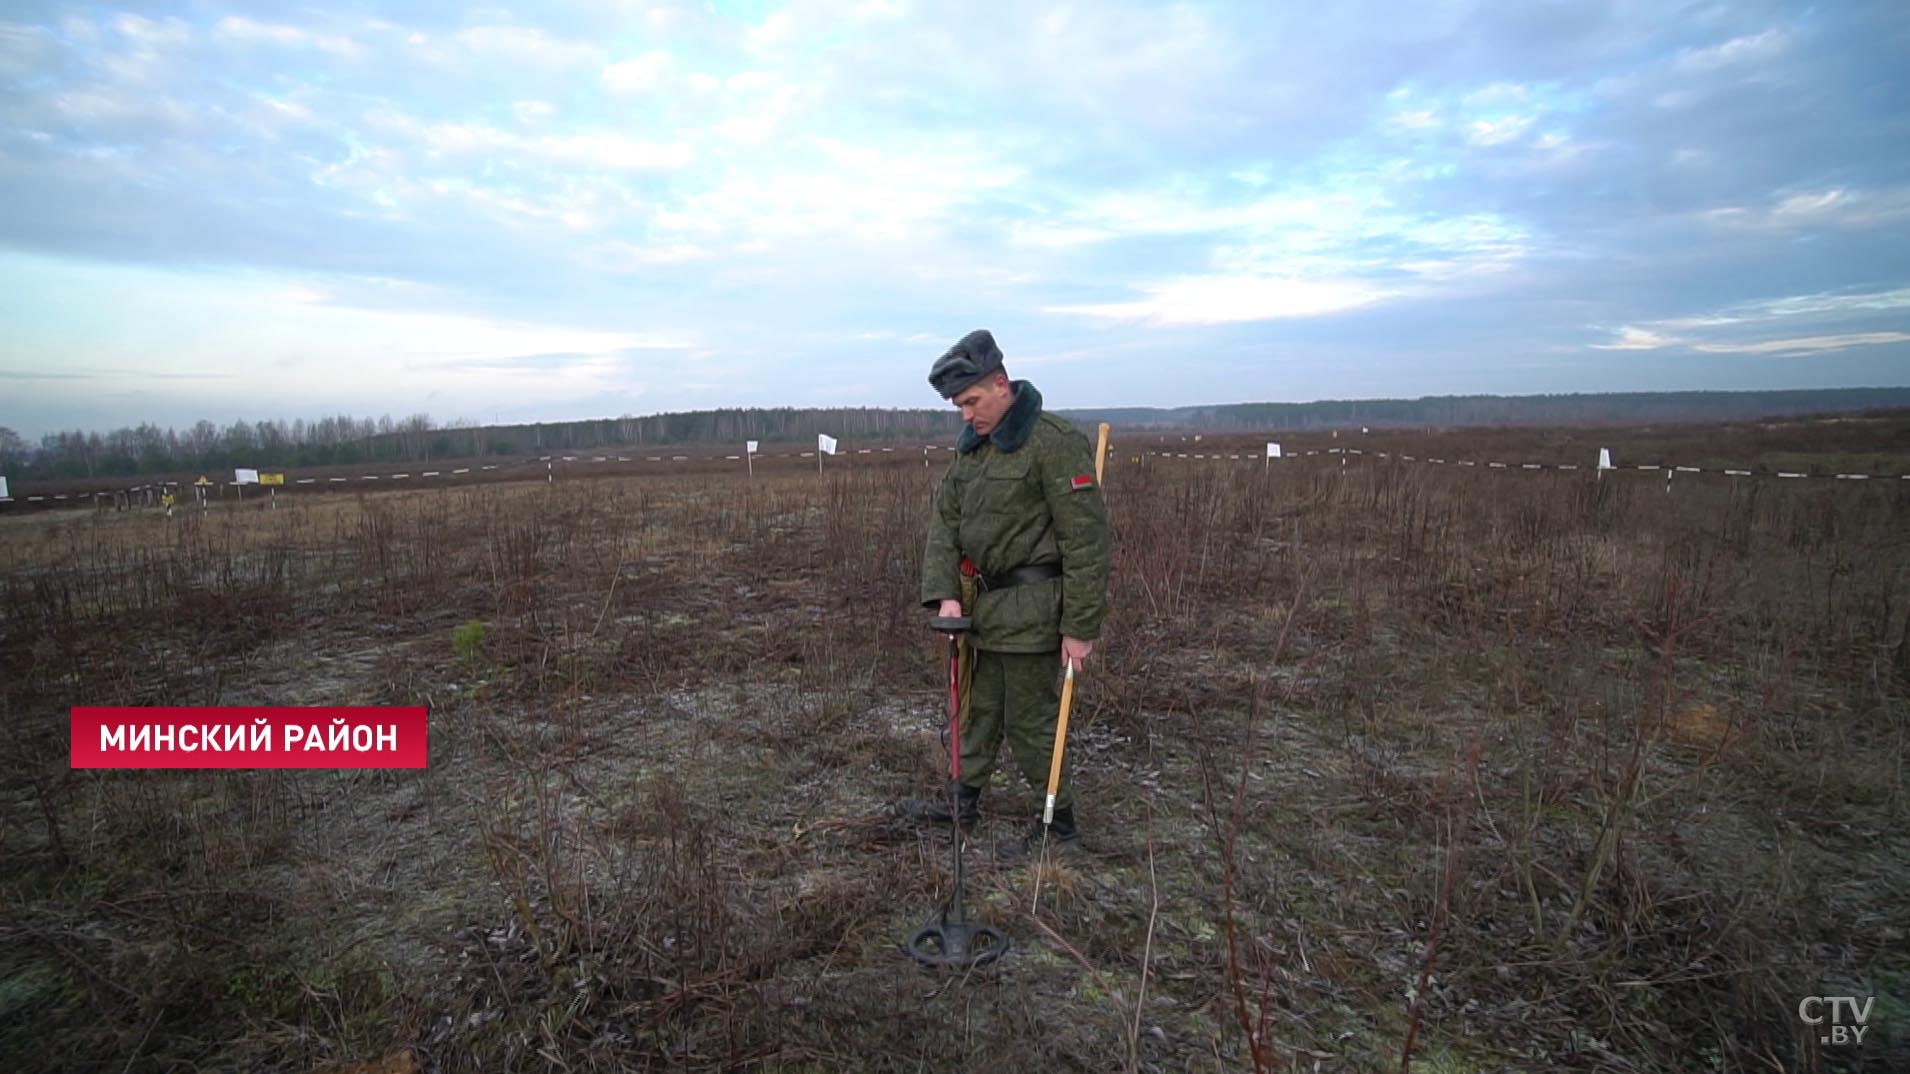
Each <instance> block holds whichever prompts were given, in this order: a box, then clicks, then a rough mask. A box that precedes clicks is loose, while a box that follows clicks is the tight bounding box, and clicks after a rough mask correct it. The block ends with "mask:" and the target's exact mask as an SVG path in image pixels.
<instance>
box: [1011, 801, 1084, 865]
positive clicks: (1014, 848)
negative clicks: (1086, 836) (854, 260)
mask: <svg viewBox="0 0 1910 1074" xmlns="http://www.w3.org/2000/svg"><path fill="white" fill-rule="evenodd" d="M1044 827H1045V828H1046V829H1047V836H1048V849H1049V850H1051V851H1070V850H1079V849H1080V848H1081V829H1080V828H1078V827H1076V825H1075V823H1074V807H1073V806H1056V807H1055V811H1054V823H1053V824H1047V825H1044V824H1042V823H1041V819H1040V818H1039V817H1037V818H1036V819H1035V824H1034V827H1033V828H1032V829H1031V830H1030V831H1029V832H1028V835H1027V837H1026V838H1024V839H1011V840H1009V841H1008V842H1006V843H1003V844H1001V845H1000V846H998V847H996V848H995V854H996V855H997V856H998V857H1002V858H1022V857H1032V856H1034V855H1037V854H1040V853H1041V836H1042V829H1043V828H1044Z"/></svg>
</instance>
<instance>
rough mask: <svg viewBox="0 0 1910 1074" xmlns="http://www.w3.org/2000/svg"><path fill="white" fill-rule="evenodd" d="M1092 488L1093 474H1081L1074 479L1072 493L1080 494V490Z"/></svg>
mask: <svg viewBox="0 0 1910 1074" xmlns="http://www.w3.org/2000/svg"><path fill="white" fill-rule="evenodd" d="M1093 487H1094V475H1093V474H1082V475H1081V476H1079V477H1077V478H1075V479H1074V491H1076V492H1080V491H1081V490H1082V489H1086V488H1093Z"/></svg>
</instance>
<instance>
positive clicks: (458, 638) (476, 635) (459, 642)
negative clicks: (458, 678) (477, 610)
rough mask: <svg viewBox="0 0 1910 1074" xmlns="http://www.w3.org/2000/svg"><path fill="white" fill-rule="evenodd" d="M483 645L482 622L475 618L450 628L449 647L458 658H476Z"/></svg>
mask: <svg viewBox="0 0 1910 1074" xmlns="http://www.w3.org/2000/svg"><path fill="white" fill-rule="evenodd" d="M483 646H484V624H483V623H481V622H479V621H477V620H476V619H473V620H471V621H470V622H468V623H463V624H460V625H459V626H455V627H452V628H451V648H452V650H453V651H454V652H456V653H457V654H458V659H459V660H464V661H471V660H476V659H477V655H478V650H479V649H481V648H483Z"/></svg>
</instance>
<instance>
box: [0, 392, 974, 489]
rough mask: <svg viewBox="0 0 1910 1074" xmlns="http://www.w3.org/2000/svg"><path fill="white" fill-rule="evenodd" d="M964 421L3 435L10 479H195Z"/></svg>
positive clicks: (787, 411)
mask: <svg viewBox="0 0 1910 1074" xmlns="http://www.w3.org/2000/svg"><path fill="white" fill-rule="evenodd" d="M960 428H961V418H960V415H958V414H956V413H955V412H954V411H952V410H950V411H942V410H885V409H881V408H877V407H846V408H794V407H779V408H772V409H758V408H730V409H723V410H699V411H689V412H683V413H669V414H651V415H646V416H644V417H634V416H629V415H625V416H623V417H619V418H593V419H588V420H583V421H560V422H535V423H526V424H516V425H478V424H476V423H474V422H468V421H457V422H452V423H449V424H446V425H438V424H436V423H434V422H433V421H432V420H431V417H430V415H427V414H413V415H411V416H409V417H405V418H399V419H394V418H392V417H391V416H390V415H385V416H384V417H380V418H353V417H350V416H347V415H339V416H335V417H327V418H320V419H318V420H316V421H307V420H305V419H302V418H301V419H298V420H296V421H292V422H289V423H288V422H285V421H256V422H250V421H235V422H233V423H232V424H230V425H226V426H223V427H221V426H218V425H215V424H213V423H212V422H210V421H205V420H201V421H199V422H197V423H195V424H193V425H192V426H190V427H189V428H187V429H185V430H184V431H181V430H179V429H175V428H171V427H167V428H161V427H159V426H157V425H153V424H151V423H142V424H139V425H136V426H129V427H126V428H120V429H114V430H112V431H111V432H106V433H101V432H89V431H87V430H84V429H73V430H67V431H61V432H53V433H47V434H46V435H44V436H42V437H41V438H40V442H39V444H37V445H33V444H30V443H28V442H27V441H26V439H25V438H23V437H21V436H20V435H19V434H18V433H16V432H14V431H13V430H12V429H8V428H4V427H0V475H4V476H8V477H14V478H17V479H21V480H30V479H40V480H51V479H57V478H96V477H120V476H127V477H132V476H138V475H142V474H167V473H177V472H183V471H190V470H205V471H210V470H224V469H229V468H234V467H248V468H251V469H260V470H271V469H293V468H299V467H313V466H351V465H361V464H368V463H387V462H405V463H411V462H428V461H431V460H433V459H464V458H478V457H486V456H511V455H524V454H531V455H547V454H550V453H551V452H557V451H581V450H586V449H591V448H616V447H630V448H639V447H645V446H662V445H673V444H693V443H732V444H736V445H737V446H739V447H740V446H741V445H742V443H743V441H745V440H758V441H762V442H764V443H777V442H787V441H792V440H810V441H813V440H814V439H815V436H816V434H817V433H828V434H829V435H831V436H835V437H839V438H843V439H851V440H856V439H860V440H871V439H897V438H903V437H928V438H931V439H938V440H940V439H948V438H950V437H953V436H954V435H955V434H956V432H958V431H959V430H960Z"/></svg>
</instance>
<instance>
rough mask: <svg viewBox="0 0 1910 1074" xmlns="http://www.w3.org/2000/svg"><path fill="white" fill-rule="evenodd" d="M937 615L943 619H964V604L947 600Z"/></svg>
mask: <svg viewBox="0 0 1910 1074" xmlns="http://www.w3.org/2000/svg"><path fill="white" fill-rule="evenodd" d="M935 614H936V615H937V616H939V617H941V618H943V619H960V618H961V617H962V602H961V601H959V600H945V601H943V602H942V607H941V610H940V611H937V612H936V613H935Z"/></svg>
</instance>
